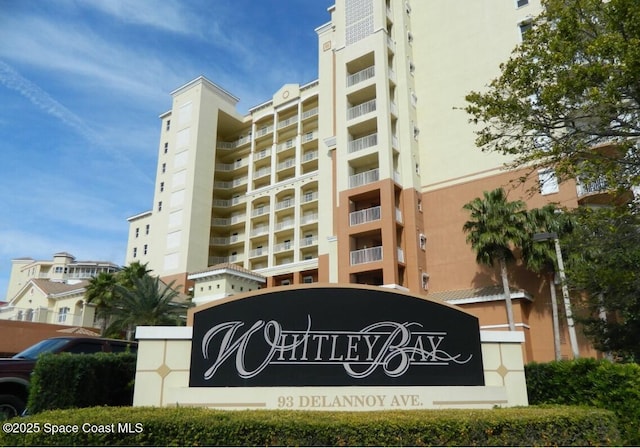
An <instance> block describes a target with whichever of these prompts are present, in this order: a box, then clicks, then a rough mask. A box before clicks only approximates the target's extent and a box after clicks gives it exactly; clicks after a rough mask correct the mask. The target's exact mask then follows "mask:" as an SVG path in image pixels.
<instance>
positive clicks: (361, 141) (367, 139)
mask: <svg viewBox="0 0 640 448" xmlns="http://www.w3.org/2000/svg"><path fill="white" fill-rule="evenodd" d="M377 144H378V134H377V133H376V134H369V135H365V136H364V137H360V138H357V139H355V140H352V141H350V142H349V153H352V152H357V151H361V150H363V149H366V148H370V147H372V146H375V145H377Z"/></svg>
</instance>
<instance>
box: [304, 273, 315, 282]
mask: <svg viewBox="0 0 640 448" xmlns="http://www.w3.org/2000/svg"><path fill="white" fill-rule="evenodd" d="M302 283H313V275H305V276H304V277H302Z"/></svg>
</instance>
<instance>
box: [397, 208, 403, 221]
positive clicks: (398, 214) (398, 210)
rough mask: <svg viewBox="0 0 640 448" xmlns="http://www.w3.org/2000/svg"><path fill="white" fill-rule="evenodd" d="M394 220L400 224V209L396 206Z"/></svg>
mask: <svg viewBox="0 0 640 448" xmlns="http://www.w3.org/2000/svg"><path fill="white" fill-rule="evenodd" d="M396 222H399V223H400V224H402V210H400V209H399V208H398V207H396Z"/></svg>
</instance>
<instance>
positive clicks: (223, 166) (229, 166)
mask: <svg viewBox="0 0 640 448" xmlns="http://www.w3.org/2000/svg"><path fill="white" fill-rule="evenodd" d="M247 165H248V162H247V159H241V160H237V161H235V162H233V163H216V170H218V171H233V170H237V169H238V168H242V167H244V166H247Z"/></svg>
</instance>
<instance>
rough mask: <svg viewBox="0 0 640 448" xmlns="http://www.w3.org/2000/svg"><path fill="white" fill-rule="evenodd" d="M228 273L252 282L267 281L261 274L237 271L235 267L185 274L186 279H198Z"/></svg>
mask: <svg viewBox="0 0 640 448" xmlns="http://www.w3.org/2000/svg"><path fill="white" fill-rule="evenodd" d="M225 274H227V275H230V276H232V277H238V278H243V279H246V280H252V281H254V282H257V283H261V284H262V283H265V282H266V281H267V279H266V278H265V277H263V276H261V275H257V274H251V273H249V272H243V271H238V270H236V269H232V268H219V269H212V270H210V271H206V272H198V273H195V274H189V275H188V276H187V279H188V280H198V279H201V278H207V277H217V276H223V275H225Z"/></svg>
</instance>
